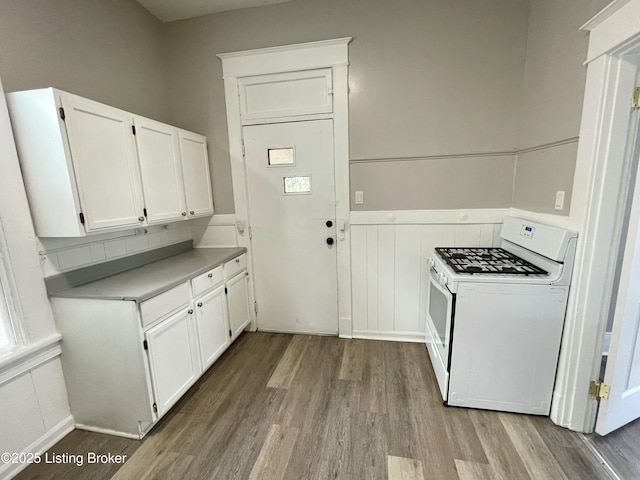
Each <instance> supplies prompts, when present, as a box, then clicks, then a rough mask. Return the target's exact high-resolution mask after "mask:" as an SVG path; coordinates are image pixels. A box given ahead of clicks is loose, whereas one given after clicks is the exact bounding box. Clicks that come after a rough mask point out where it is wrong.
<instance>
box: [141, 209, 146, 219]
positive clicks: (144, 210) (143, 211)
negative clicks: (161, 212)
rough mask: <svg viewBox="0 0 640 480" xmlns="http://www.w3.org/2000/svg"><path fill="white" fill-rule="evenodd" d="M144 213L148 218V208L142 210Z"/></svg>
mask: <svg viewBox="0 0 640 480" xmlns="http://www.w3.org/2000/svg"><path fill="white" fill-rule="evenodd" d="M142 213H144V216H145V217H146V216H147V209H146V208H143V209H142Z"/></svg>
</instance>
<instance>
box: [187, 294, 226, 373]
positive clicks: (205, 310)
mask: <svg viewBox="0 0 640 480" xmlns="http://www.w3.org/2000/svg"><path fill="white" fill-rule="evenodd" d="M195 311H196V326H197V327H198V344H199V346H200V360H201V361H202V365H203V367H204V370H206V369H207V368H209V367H210V366H211V364H212V363H213V362H215V361H216V359H217V358H218V357H219V356H220V355H221V354H222V352H224V350H225V349H226V348H227V346H228V345H229V341H230V338H229V327H228V325H227V306H226V304H225V298H224V287H223V286H221V287H220V288H217V289H216V290H214V291H213V292H211V293H208V294H207V295H203V296H202V297H200V298H199V299H197V300H196V308H195Z"/></svg>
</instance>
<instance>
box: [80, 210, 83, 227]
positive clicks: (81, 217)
mask: <svg viewBox="0 0 640 480" xmlns="http://www.w3.org/2000/svg"><path fill="white" fill-rule="evenodd" d="M80 223H81V224H82V225H84V213H82V212H80Z"/></svg>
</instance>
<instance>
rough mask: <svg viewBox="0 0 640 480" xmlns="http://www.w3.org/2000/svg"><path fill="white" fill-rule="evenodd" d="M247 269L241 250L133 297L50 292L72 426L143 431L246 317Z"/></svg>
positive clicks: (123, 433) (141, 433)
mask: <svg viewBox="0 0 640 480" xmlns="http://www.w3.org/2000/svg"><path fill="white" fill-rule="evenodd" d="M236 260H237V261H236ZM247 275H248V274H247V271H246V255H244V254H243V255H241V256H240V257H237V258H235V259H232V260H230V261H229V262H227V263H225V264H224V266H219V267H217V268H212V269H211V270H209V271H206V272H204V273H202V274H201V275H198V276H194V277H193V278H191V279H190V280H188V281H185V282H184V283H181V284H179V285H177V286H175V287H173V288H170V289H168V290H166V291H164V292H162V293H160V294H158V295H156V296H155V297H152V298H150V299H148V300H146V301H144V302H142V303H139V304H138V303H136V302H134V301H130V300H113V299H100V298H62V297H52V298H51V305H52V307H53V311H54V316H55V318H56V325H57V327H58V330H59V331H60V333H61V334H62V357H61V359H62V364H63V369H64V375H65V382H66V384H67V391H68V393H69V403H70V404H71V412H72V414H73V416H74V419H75V422H76V427H77V428H81V429H85V430H92V431H98V432H103V433H110V434H115V435H121V436H126V437H132V438H142V437H143V436H144V435H146V433H147V432H148V431H149V430H150V429H151V427H153V425H154V424H155V423H156V422H157V421H158V419H160V418H161V417H162V416H163V415H165V414H166V413H167V411H168V410H169V409H170V408H171V407H172V406H173V405H175V403H176V402H177V401H178V400H179V399H180V397H181V396H182V395H183V394H184V393H185V392H186V391H187V390H188V389H189V388H190V387H191V386H192V385H193V384H194V383H195V382H196V381H197V380H198V378H200V376H201V375H202V373H203V372H204V371H205V370H207V369H208V368H209V367H210V366H211V365H212V364H213V363H214V362H215V361H216V359H218V357H220V355H222V353H223V352H224V351H225V350H226V349H227V348H228V347H229V345H231V343H232V341H233V340H235V339H236V338H237V337H238V335H239V334H240V333H241V332H242V330H243V329H244V328H245V327H246V326H247V325H248V324H249V321H250V310H249V302H248V289H247V280H248V276H247Z"/></svg>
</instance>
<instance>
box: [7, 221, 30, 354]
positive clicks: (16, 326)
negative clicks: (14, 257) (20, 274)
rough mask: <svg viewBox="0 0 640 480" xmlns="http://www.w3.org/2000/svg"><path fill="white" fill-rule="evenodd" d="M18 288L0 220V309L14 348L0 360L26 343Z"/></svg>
mask: <svg viewBox="0 0 640 480" xmlns="http://www.w3.org/2000/svg"><path fill="white" fill-rule="evenodd" d="M17 292H18V288H17V286H16V282H15V277H14V275H13V269H12V267H11V257H10V255H9V250H8V248H7V240H6V237H5V234H4V227H3V225H2V218H0V302H2V305H1V306H0V308H2V309H3V310H5V311H6V313H7V315H8V320H9V327H10V328H11V330H12V331H13V335H14V338H15V346H14V347H13V348H12V349H11V350H8V351H6V352H0V359H3V358H4V357H7V356H10V355H12V354H14V353H15V352H16V350H18V349H20V348H21V347H23V346H24V345H25V344H26V343H27V336H26V332H25V328H24V320H23V319H24V315H23V312H22V308H21V306H20V302H18V301H17V298H18V297H17V295H18V293H17Z"/></svg>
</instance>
